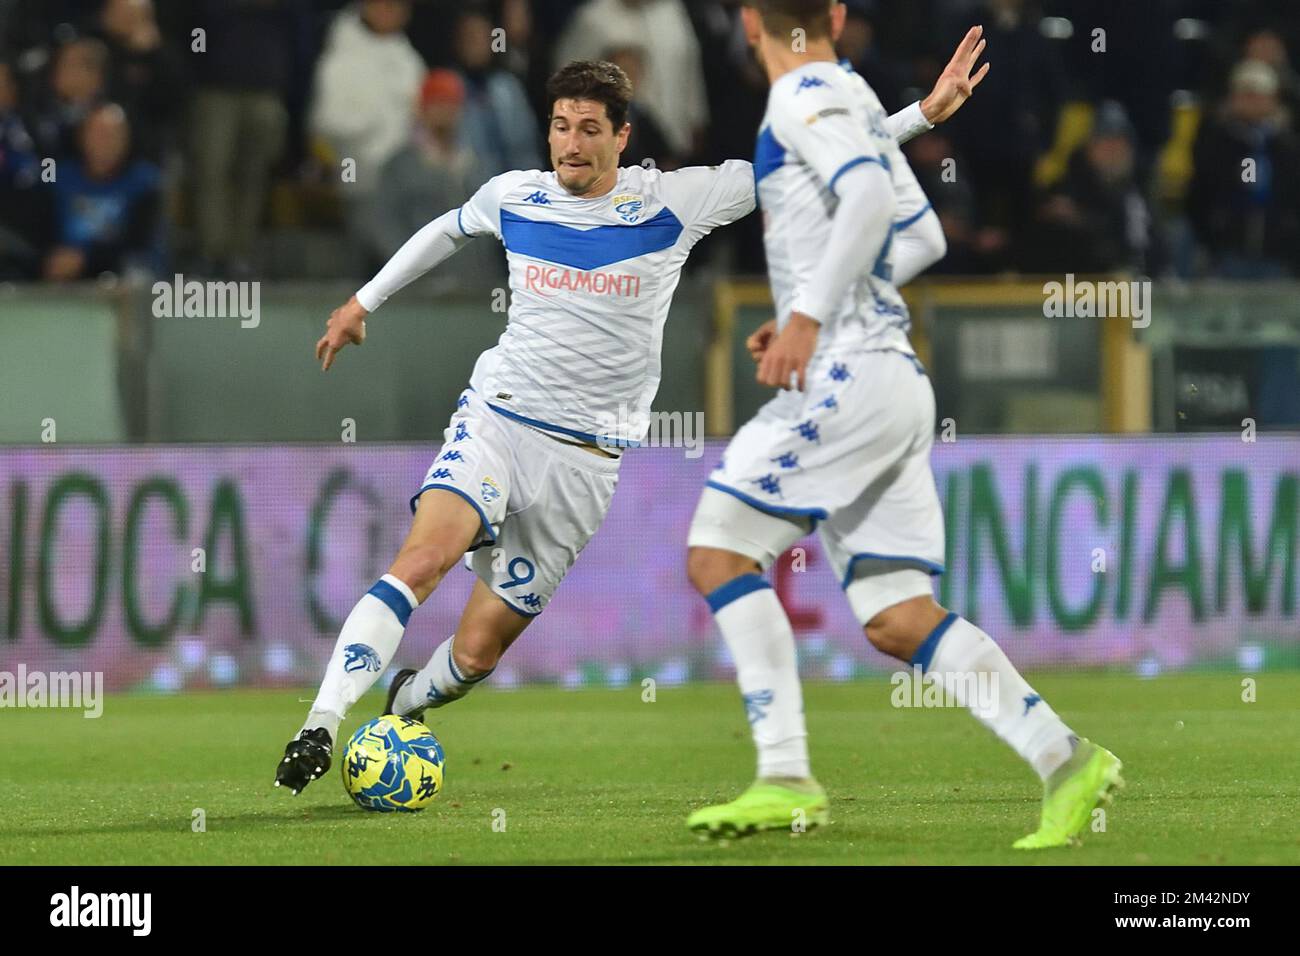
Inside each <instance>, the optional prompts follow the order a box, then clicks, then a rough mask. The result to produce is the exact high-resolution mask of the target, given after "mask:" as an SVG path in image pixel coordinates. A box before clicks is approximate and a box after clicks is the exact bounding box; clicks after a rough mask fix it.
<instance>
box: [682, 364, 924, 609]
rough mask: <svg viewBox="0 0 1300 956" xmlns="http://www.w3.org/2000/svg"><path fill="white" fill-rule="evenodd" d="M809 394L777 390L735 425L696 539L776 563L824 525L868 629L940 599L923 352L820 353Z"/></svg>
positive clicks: (835, 562)
mask: <svg viewBox="0 0 1300 956" xmlns="http://www.w3.org/2000/svg"><path fill="white" fill-rule="evenodd" d="M805 389H806V390H805V391H803V392H798V391H794V390H788V391H782V392H780V393H778V394H777V395H776V397H775V398H773V399H772V400H771V401H769V402H768V403H767V404H766V405H764V406H763V407H762V408H761V409H759V411H758V414H757V415H755V416H754V418H753V419H751V420H750V421H748V422H746V423H745V424H744V425H743V426H741V428H740V430H739V431H737V432H736V434H735V436H734V437H733V438H732V440H731V442H730V444H728V445H727V449H726V452H725V453H724V455H723V458H722V461H721V462H719V463H718V466H717V468H716V469H715V470H714V472H713V474H712V475H711V476H710V478H709V481H708V485H707V487H706V488H705V490H704V494H703V495H702V496H701V498H700V503H699V506H698V507H697V509H696V513H695V518H694V520H693V522H692V525H691V532H690V539H689V543H690V545H691V546H692V547H710V548H721V549H723V550H727V551H733V552H735V553H738V554H743V555H746V556H748V557H751V558H753V559H754V560H755V561H757V562H758V564H759V566H760V567H762V568H763V569H764V570H766V569H767V568H768V567H769V566H770V565H771V564H772V562H773V561H775V560H776V559H777V558H778V557H779V556H780V555H781V554H782V553H783V552H784V551H785V550H786V548H788V547H790V545H792V544H794V542H796V541H797V540H799V538H801V537H803V536H804V535H805V534H807V533H808V532H809V531H810V530H812V529H814V528H815V529H817V530H818V531H819V533H820V535H821V539H822V543H823V545H824V546H825V548H826V552H827V555H828V557H829V558H830V561H831V564H832V566H833V567H834V569H835V573H836V575H837V576H838V577H839V579H840V582H841V585H842V587H843V588H844V589H845V591H846V594H847V595H848V598H849V601H850V603H851V604H852V605H853V608H854V611H855V613H856V615H857V617H858V620H859V621H860V622H861V623H862V624H866V623H867V621H869V620H870V619H871V618H872V617H874V616H875V615H876V614H877V613H878V612H879V611H881V610H884V609H885V608H886V607H889V606H891V605H892V604H896V603H898V602H900V601H903V600H906V599H907V598H910V597H915V596H918V595H920V594H932V593H933V589H932V586H931V582H930V576H931V575H936V574H942V573H943V560H944V526H943V512H942V509H941V507H940V505H939V495H938V492H937V490H936V488H935V484H934V475H933V473H932V472H931V471H930V449H931V445H932V444H933V441H934V390H933V388H932V387H931V385H930V380H929V378H928V377H927V376H926V374H925V370H924V368H923V367H922V366H921V364H920V362H918V361H917V360H916V358H915V356H912V355H909V354H906V353H904V352H898V351H894V350H878V351H869V352H859V353H857V354H856V355H839V356H830V357H823V356H817V357H815V358H814V362H813V363H812V364H811V365H810V368H809V370H808V373H807V377H806V382H805Z"/></svg>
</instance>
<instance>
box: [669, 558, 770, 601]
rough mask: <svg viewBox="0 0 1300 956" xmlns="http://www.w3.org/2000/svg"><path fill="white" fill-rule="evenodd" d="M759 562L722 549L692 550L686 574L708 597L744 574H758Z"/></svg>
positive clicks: (695, 586) (687, 559)
mask: <svg viewBox="0 0 1300 956" xmlns="http://www.w3.org/2000/svg"><path fill="white" fill-rule="evenodd" d="M758 571H759V567H758V562H757V561H755V560H754V559H753V558H747V557H745V556H744V555H743V554H736V553H735V552H732V551H723V550H722V549H720V548H691V549H690V550H689V551H688V552H687V553H686V574H687V577H689V578H690V580H691V585H692V586H693V587H694V588H695V590H696V591H698V592H699V593H700V594H703V595H708V594H711V593H713V592H714V591H716V590H717V589H718V588H720V587H722V585H724V584H726V583H727V582H728V581H731V580H733V579H734V578H738V577H740V575H742V574H757V573H758Z"/></svg>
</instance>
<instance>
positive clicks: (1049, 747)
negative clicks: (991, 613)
mask: <svg viewBox="0 0 1300 956" xmlns="http://www.w3.org/2000/svg"><path fill="white" fill-rule="evenodd" d="M912 663H913V664H919V665H920V666H921V668H922V670H923V671H924V672H925V674H926V676H927V677H933V678H935V679H937V680H939V681H941V682H942V684H943V686H944V687H946V688H948V689H949V690H950V691H951V693H952V696H953V697H954V698H955V699H956V700H957V702H958V703H959V704H961V705H962V706H964V707H967V708H969V709H970V711H971V713H973V714H974V715H975V716H976V718H978V719H979V721H980V722H981V723H982V724H984V726H985V727H988V728H989V730H991V731H993V732H994V733H995V734H997V735H998V736H999V737H1001V738H1002V739H1003V740H1004V741H1006V743H1007V744H1008V745H1009V746H1010V747H1011V749H1012V750H1014V751H1015V752H1016V753H1018V754H1020V756H1021V757H1023V758H1024V759H1025V760H1026V761H1027V762H1028V763H1029V765H1030V766H1031V767H1033V768H1034V771H1035V772H1036V773H1037V774H1038V776H1040V777H1041V778H1043V779H1044V780H1046V779H1047V778H1048V776H1049V775H1050V774H1051V773H1052V771H1053V770H1055V769H1056V768H1057V767H1059V766H1061V764H1063V763H1065V761H1066V760H1068V759H1069V758H1070V755H1071V754H1072V753H1073V752H1074V746H1075V744H1076V743H1077V742H1078V737H1076V736H1075V734H1074V731H1072V730H1071V729H1070V728H1069V727H1067V726H1066V725H1065V723H1064V721H1062V720H1061V718H1060V717H1058V716H1057V715H1056V711H1054V710H1052V708H1051V707H1049V706H1048V704H1047V701H1045V700H1043V698H1042V697H1041V696H1039V695H1038V694H1037V693H1036V692H1035V691H1034V689H1033V688H1032V687H1030V686H1029V683H1028V682H1027V681H1026V680H1025V679H1024V678H1023V677H1021V676H1020V672H1019V671H1017V670H1016V669H1015V667H1013V666H1012V664H1011V661H1009V660H1007V655H1006V654H1004V653H1002V648H1000V647H998V645H997V643H996V642H995V641H994V640H993V638H991V637H989V636H988V635H987V634H985V633H984V632H983V631H981V630H980V629H979V628H978V627H976V626H975V625H974V624H972V623H971V622H970V621H968V620H966V619H965V618H963V617H958V616H957V615H956V614H955V613H949V614H948V616H947V617H946V618H944V619H943V621H942V622H941V623H940V624H939V626H938V627H936V628H935V629H934V631H933V632H932V633H931V634H930V636H929V637H927V638H926V639H925V642H924V643H923V644H922V645H921V646H920V647H919V648H918V649H917V652H916V656H915V657H913V658H912ZM982 690H987V691H989V692H990V693H989V696H988V698H987V699H985V700H981V699H977V698H979V697H980V696H981V691H982Z"/></svg>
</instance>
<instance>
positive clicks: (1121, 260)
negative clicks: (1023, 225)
mask: <svg viewBox="0 0 1300 956" xmlns="http://www.w3.org/2000/svg"><path fill="white" fill-rule="evenodd" d="M1135 160H1136V154H1135V133H1134V130H1133V125H1132V124H1131V123H1130V122H1129V119H1128V115H1127V113H1126V112H1125V111H1124V108H1123V107H1122V106H1120V104H1119V103H1117V102H1114V101H1107V102H1105V103H1102V104H1101V105H1100V107H1099V108H1098V110H1097V116H1096V120H1095V121H1094V124H1093V129H1092V134H1091V136H1090V137H1089V139H1088V142H1087V143H1085V144H1084V145H1083V146H1081V147H1080V148H1079V149H1078V150H1076V151H1075V153H1074V155H1073V156H1071V157H1070V164H1069V169H1068V171H1067V173H1066V175H1065V178H1064V179H1062V180H1061V181H1060V182H1058V183H1056V184H1055V185H1054V186H1053V187H1051V189H1050V190H1049V191H1048V193H1047V195H1046V196H1045V197H1044V198H1043V201H1042V202H1041V203H1040V204H1039V207H1038V211H1037V216H1036V219H1035V222H1034V224H1033V225H1032V226H1031V228H1030V229H1029V230H1028V231H1027V233H1026V235H1025V240H1026V241H1025V243H1024V246H1025V248H1024V250H1023V251H1022V253H1021V255H1020V265H1021V267H1022V268H1023V269H1024V270H1025V271H1027V272H1044V273H1048V272H1050V273H1056V272H1078V273H1085V272H1095V273H1102V272H1114V271H1130V272H1143V271H1145V270H1146V269H1147V268H1148V266H1149V252H1150V247H1151V234H1152V233H1151V211H1150V209H1149V208H1148V206H1147V202H1146V199H1145V198H1144V197H1143V195H1142V190H1141V188H1140V187H1139V185H1138V182H1137V180H1136V177H1135V175H1134V169H1135Z"/></svg>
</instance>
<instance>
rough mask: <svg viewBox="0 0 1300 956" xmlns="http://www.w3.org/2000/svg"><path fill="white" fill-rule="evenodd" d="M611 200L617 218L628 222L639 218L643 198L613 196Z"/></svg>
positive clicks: (643, 203) (643, 202)
mask: <svg viewBox="0 0 1300 956" xmlns="http://www.w3.org/2000/svg"><path fill="white" fill-rule="evenodd" d="M611 202H613V203H614V211H615V212H616V213H618V218H619V219H622V220H623V221H624V222H628V223H634V222H636V221H637V220H638V219H640V218H641V211H642V210H643V209H645V200H644V199H643V198H641V197H640V196H630V195H622V196H615V197H614V198H613V199H612V200H611Z"/></svg>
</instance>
